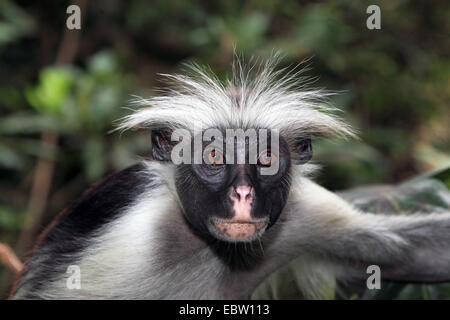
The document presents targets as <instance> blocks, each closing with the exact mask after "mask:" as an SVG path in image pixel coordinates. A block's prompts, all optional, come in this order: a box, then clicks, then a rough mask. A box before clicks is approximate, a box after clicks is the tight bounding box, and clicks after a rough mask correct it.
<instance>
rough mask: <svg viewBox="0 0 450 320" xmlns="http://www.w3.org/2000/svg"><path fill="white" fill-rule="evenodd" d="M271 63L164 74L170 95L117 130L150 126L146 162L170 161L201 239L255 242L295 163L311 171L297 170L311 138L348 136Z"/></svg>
mask: <svg viewBox="0 0 450 320" xmlns="http://www.w3.org/2000/svg"><path fill="white" fill-rule="evenodd" d="M273 64H274V62H273V61H269V62H268V63H266V64H265V65H264V66H263V67H261V68H258V67H257V66H250V68H249V70H251V72H250V71H245V70H244V69H243V68H242V67H241V64H237V68H235V69H234V74H233V78H232V79H231V80H230V81H228V82H226V83H222V82H220V81H218V80H217V79H216V78H215V77H214V76H213V75H209V74H207V73H205V71H204V70H201V69H199V68H196V67H194V68H193V69H194V71H195V74H194V75H193V76H191V77H189V76H184V75H175V76H169V78H170V79H172V80H174V82H175V83H176V85H177V89H176V90H171V91H170V92H169V93H168V94H167V95H166V96H159V97H154V98H151V99H147V100H145V99H141V100H137V101H136V105H139V106H147V107H148V108H143V109H141V110H139V111H137V112H136V113H134V114H132V115H130V116H128V117H127V118H126V119H125V121H124V122H123V124H122V125H121V127H120V128H130V127H136V126H144V127H147V128H150V129H151V131H152V148H153V149H152V151H153V157H154V159H156V160H160V161H169V162H172V163H174V164H175V165H176V169H175V185H176V192H177V195H178V198H179V199H180V202H181V205H182V207H183V211H184V213H185V217H186V219H187V221H188V222H189V223H190V225H191V226H192V227H193V228H194V229H195V230H196V231H198V232H199V233H200V234H206V235H208V236H213V237H215V238H217V239H220V240H224V241H231V242H239V241H252V240H255V239H257V238H258V237H259V236H261V235H262V234H263V233H264V231H265V230H266V229H267V228H269V227H270V226H272V225H273V224H274V223H275V222H276V221H277V219H278V217H279V216H280V214H281V213H282V210H283V208H284V206H285V205H286V201H287V198H288V194H289V191H290V186H291V183H292V181H291V179H290V173H291V171H292V170H293V169H294V168H293V166H299V167H297V168H296V170H297V171H298V170H300V172H306V171H309V170H302V168H305V169H307V168H308V166H309V165H307V164H305V163H306V162H308V160H310V159H311V156H312V148H311V137H313V136H317V135H332V134H338V135H346V134H352V132H351V130H350V128H349V127H348V126H346V125H345V123H343V122H342V121H341V120H340V119H339V118H337V117H335V116H333V115H332V114H331V113H330V110H332V108H331V107H329V106H327V105H326V104H324V103H323V97H324V95H325V94H324V93H323V92H321V91H320V90H309V91H308V90H305V88H304V86H303V85H302V83H299V82H298V81H297V80H296V79H295V77H296V74H287V75H286V76H280V73H279V72H278V71H274V70H273ZM300 167H301V168H300Z"/></svg>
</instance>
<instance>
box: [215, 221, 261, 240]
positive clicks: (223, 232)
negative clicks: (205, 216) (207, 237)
mask: <svg viewBox="0 0 450 320" xmlns="http://www.w3.org/2000/svg"><path fill="white" fill-rule="evenodd" d="M211 222H212V223H211V224H212V226H213V228H212V229H213V230H211V231H213V233H214V234H215V235H216V236H217V237H218V238H220V239H222V240H225V241H234V242H236V241H252V240H254V239H256V238H257V237H259V236H261V235H262V233H263V232H264V231H265V229H266V227H267V225H268V219H253V220H246V221H236V220H232V219H220V218H213V219H212V220H211Z"/></svg>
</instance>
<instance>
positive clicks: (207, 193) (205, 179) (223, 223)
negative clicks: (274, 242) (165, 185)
mask: <svg viewBox="0 0 450 320" xmlns="http://www.w3.org/2000/svg"><path fill="white" fill-rule="evenodd" d="M209 143H210V142H206V143H203V144H202V149H203V152H204V154H205V157H204V159H203V162H202V163H200V164H181V165H178V166H177V172H176V187H177V191H178V194H179V197H180V199H181V202H182V205H183V208H184V211H185V215H186V218H187V220H188V221H189V222H190V224H191V225H192V227H194V229H196V230H197V231H198V232H200V233H202V234H207V235H212V236H213V237H215V238H217V239H220V240H224V241H232V242H240V241H252V240H254V239H256V238H257V237H259V236H260V235H261V234H262V233H263V232H264V231H265V229H266V228H268V227H270V226H271V225H272V224H274V223H275V222H276V220H277V219H278V217H279V215H280V213H281V211H282V209H283V207H284V205H285V203H286V199H287V196H288V193H289V184H290V176H289V173H290V166H291V161H290V153H289V149H288V145H287V143H286V142H285V140H284V139H283V138H281V137H280V140H279V147H277V148H276V149H277V150H274V149H273V148H272V146H271V143H270V136H269V139H268V143H267V145H268V146H267V147H264V150H262V149H261V148H260V146H259V139H258V141H257V143H258V149H257V150H258V151H257V153H256V158H257V159H254V160H253V162H252V161H251V160H250V156H249V149H250V148H249V143H251V142H249V141H248V140H247V141H246V143H247V144H246V148H245V150H244V151H241V152H245V163H244V164H238V152H239V151H238V149H237V143H236V144H235V145H233V148H234V158H235V159H234V162H231V161H230V159H229V157H228V153H227V146H225V144H223V148H216V149H212V148H211V147H210V148H209V149H208V144H209ZM216 146H217V145H216ZM228 149H229V147H228ZM205 160H206V161H205ZM239 163H242V161H240V162H239ZM252 163H253V164H252ZM275 164H277V165H276V166H275ZM271 166H274V167H273V168H274V170H272V172H271V173H270V174H267V172H266V174H264V173H263V172H264V170H265V169H266V170H267V169H268V168H270V167H271ZM276 169H277V170H276Z"/></svg>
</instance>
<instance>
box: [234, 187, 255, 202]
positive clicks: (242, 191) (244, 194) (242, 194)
mask: <svg viewBox="0 0 450 320" xmlns="http://www.w3.org/2000/svg"><path fill="white" fill-rule="evenodd" d="M235 192H236V194H237V197H238V200H239V201H240V200H241V199H243V200H244V201H247V200H250V199H251V197H252V187H250V186H237V187H236V188H235Z"/></svg>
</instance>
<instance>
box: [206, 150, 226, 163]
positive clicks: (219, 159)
mask: <svg viewBox="0 0 450 320" xmlns="http://www.w3.org/2000/svg"><path fill="white" fill-rule="evenodd" d="M208 158H209V163H210V164H212V165H219V164H223V155H222V153H220V152H219V151H216V150H212V151H211V152H210V153H209V157H208Z"/></svg>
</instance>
